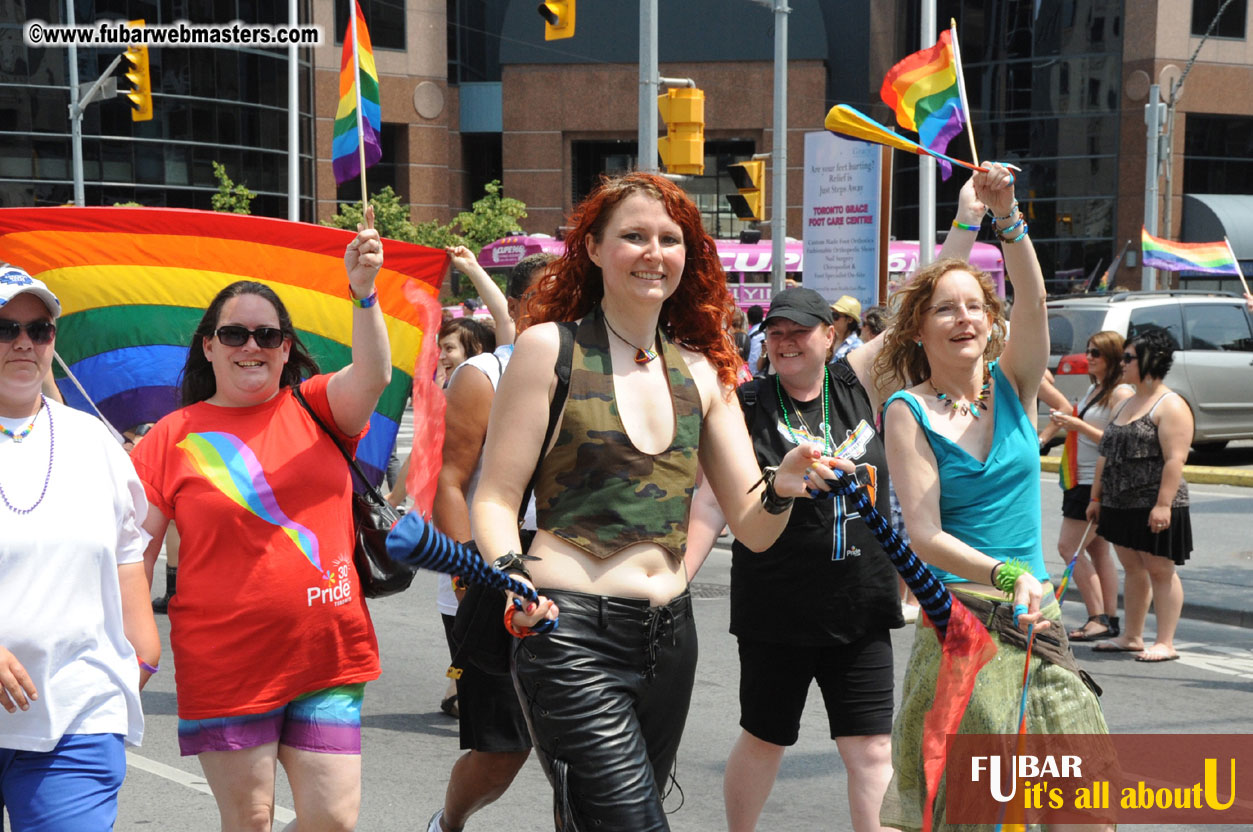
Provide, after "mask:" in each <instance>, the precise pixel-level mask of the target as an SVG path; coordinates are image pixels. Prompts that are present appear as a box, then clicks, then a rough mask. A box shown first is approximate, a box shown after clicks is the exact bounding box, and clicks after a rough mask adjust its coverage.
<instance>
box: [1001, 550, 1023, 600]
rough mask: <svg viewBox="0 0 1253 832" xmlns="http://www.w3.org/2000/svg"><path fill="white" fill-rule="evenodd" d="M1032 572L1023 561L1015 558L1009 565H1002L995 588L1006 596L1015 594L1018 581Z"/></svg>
mask: <svg viewBox="0 0 1253 832" xmlns="http://www.w3.org/2000/svg"><path fill="white" fill-rule="evenodd" d="M1029 571H1030V570H1029V569H1028V568H1027V565H1026V564H1025V563H1023V562H1022V561H1020V560H1018V559H1017V558H1015V559H1014V560H1011V561H1009V562H1008V563H1003V564H1001V568H1000V569H998V570H997V572H996V578H995V581H996V583H995V586H996V588H997V589H999V590H1000V591H1001V592H1004V593H1005V594H1006V595H1012V594H1013V592H1014V584H1015V583H1017V582H1018V579H1019V578H1020V577H1021V576H1023V575H1026V574H1027V573H1028V572H1029Z"/></svg>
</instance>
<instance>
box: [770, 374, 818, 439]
mask: <svg viewBox="0 0 1253 832" xmlns="http://www.w3.org/2000/svg"><path fill="white" fill-rule="evenodd" d="M830 383H831V374H830V373H828V372H827V371H826V370H825V369H824V370H823V372H822V424H821V425H819V427H820V428H821V429H822V444H823V451H824V452H825V453H826V454H827V455H830V453H831V445H832V442H831V388H830ZM774 392H775V395H777V396H778V397H779V410H781V411H783V424H784V425H786V426H787V432H788V435H790V436H791V437H792V441H793V442H795V443H796V444H797V445H799V444H801V441H802V440H801V438H800V437H799V436H797V435H796V431H795V430H793V429H792V420H791V419H789V418H788V417H787V405H785V404H783V385H782V384H781V383H780V382H779V376H778V375H777V374H776V375H775V377H774ZM787 397H788V400H789V401H791V402H792V407H793V409H795V410H796V418H797V420H799V421H800V423H801V424H802V425H805V417H804V416H802V415H801V409H800V408H799V407H797V406H796V400H795V399H793V398H792V394H791V393H788V394H787ZM806 427H808V425H806ZM811 433H812V432H811Z"/></svg>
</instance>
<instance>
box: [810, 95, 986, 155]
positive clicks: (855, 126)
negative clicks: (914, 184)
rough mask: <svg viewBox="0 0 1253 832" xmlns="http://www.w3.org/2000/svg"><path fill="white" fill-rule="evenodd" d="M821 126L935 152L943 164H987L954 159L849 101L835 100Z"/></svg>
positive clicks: (873, 140)
mask: <svg viewBox="0 0 1253 832" xmlns="http://www.w3.org/2000/svg"><path fill="white" fill-rule="evenodd" d="M822 126H823V127H825V128H826V129H828V130H830V131H831V132H832V133H838V134H839V135H841V136H847V137H848V138H850V139H857V140H858V141H863V142H871V143H873V144H884V145H887V146H888V147H894V148H896V149H897V150H904V151H905V152H906V153H916V154H918V155H919V156H934V157H935V158H936V159H938V160H940V163H941V164H945V163H947V164H950V165H961V166H962V167H964V168H970V169H971V170H977V171H984V172H986V171H987V168H983V167H979V166H978V165H972V164H970V163H969V162H963V161H962V160H961V159H954V158H953V157H951V156H945V155H944V154H943V153H941V152H940V151H938V150H934V149H932V148H930V147H926V146H925V145H921V144H918V143H917V142H915V141H913V140H912V139H907V138H905V137H904V136H902V135H899V134H897V133H893V132H892V131H891V130H889V129H888V128H886V127H884V126H883V125H882V124H880V123H879V122H877V121H875V120H874V119H872V118H871V117H870V116H868V115H866V114H865V113H863V112H861V111H860V110H857V109H855V108H853V107H850V106H848V105H847V104H836V105H835V106H834V107H832V108H831V110H830V111H829V112H828V113H827V117H826V119H825V120H824V121H823V123H822Z"/></svg>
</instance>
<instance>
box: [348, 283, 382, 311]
mask: <svg viewBox="0 0 1253 832" xmlns="http://www.w3.org/2000/svg"><path fill="white" fill-rule="evenodd" d="M348 298H349V299H350V300H351V301H352V305H353V306H356V307H357V308H359V309H369V308H370V307H371V306H373V305H374V304H376V303H378V302H379V293H378V290H377V289H375V290H374V291H373V292H371V293H370V294H369V296H368V297H364V298H359V297H357V296H356V295H355V294H353V291H352V287H351V286H349V287H348Z"/></svg>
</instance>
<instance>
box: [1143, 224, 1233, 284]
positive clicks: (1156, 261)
mask: <svg viewBox="0 0 1253 832" xmlns="http://www.w3.org/2000/svg"><path fill="white" fill-rule="evenodd" d="M1140 246H1141V248H1142V249H1143V251H1144V265H1145V266H1146V267H1151V268H1154V269H1162V270H1163V271H1168V272H1203V273H1205V274H1231V275H1241V274H1242V273H1241V271H1240V264H1239V263H1237V262H1236V257H1235V254H1234V253H1232V251H1231V247H1230V246H1229V245H1227V241H1226V240H1219V241H1218V242H1216V243H1176V242H1172V241H1171V240H1163V239H1162V238H1161V237H1154V236H1153V235H1152V234H1150V233H1149V232H1148V229H1145V228H1141V229H1140Z"/></svg>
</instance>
